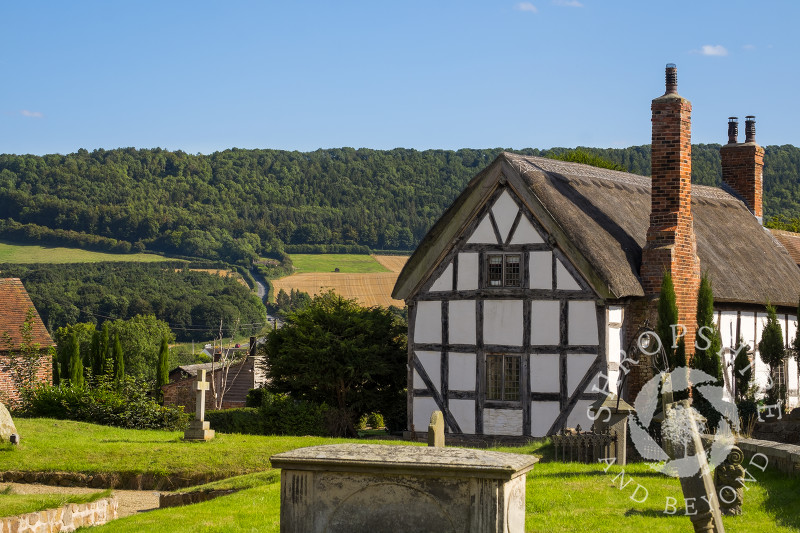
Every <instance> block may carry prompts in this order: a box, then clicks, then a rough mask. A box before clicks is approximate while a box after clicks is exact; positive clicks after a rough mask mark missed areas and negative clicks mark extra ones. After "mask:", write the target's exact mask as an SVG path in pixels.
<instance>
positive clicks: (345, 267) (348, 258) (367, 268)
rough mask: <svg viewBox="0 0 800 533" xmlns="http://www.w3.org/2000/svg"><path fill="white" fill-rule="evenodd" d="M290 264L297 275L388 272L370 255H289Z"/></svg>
mask: <svg viewBox="0 0 800 533" xmlns="http://www.w3.org/2000/svg"><path fill="white" fill-rule="evenodd" d="M290 257H291V258H292V263H293V264H294V267H295V268H296V269H297V270H296V272H297V273H298V274H304V273H308V272H333V271H334V270H335V269H337V268H338V269H339V272H342V273H352V274H369V273H375V272H389V269H388V268H386V267H384V266H383V265H381V264H380V263H378V262H377V261H376V260H375V258H374V257H372V256H371V255H356V254H291V256H290Z"/></svg>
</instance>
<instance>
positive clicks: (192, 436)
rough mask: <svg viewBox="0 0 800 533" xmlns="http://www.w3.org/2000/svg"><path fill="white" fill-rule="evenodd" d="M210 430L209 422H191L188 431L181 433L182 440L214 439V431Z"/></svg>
mask: <svg viewBox="0 0 800 533" xmlns="http://www.w3.org/2000/svg"><path fill="white" fill-rule="evenodd" d="M210 428H211V425H210V423H209V422H203V421H200V420H192V421H191V422H189V429H187V430H186V431H185V432H184V433H183V440H211V439H213V438H214V430H213V429H210Z"/></svg>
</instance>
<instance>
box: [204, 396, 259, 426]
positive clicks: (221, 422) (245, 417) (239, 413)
mask: <svg viewBox="0 0 800 533" xmlns="http://www.w3.org/2000/svg"><path fill="white" fill-rule="evenodd" d="M253 390H258V389H253ZM206 420H207V421H208V422H209V423H210V424H211V428H212V429H214V430H215V431H219V432H220V433H242V434H245V435H264V434H265V432H264V420H263V419H262V417H261V413H260V412H259V410H258V409H257V408H255V407H239V408H236V409H222V410H220V411H206Z"/></svg>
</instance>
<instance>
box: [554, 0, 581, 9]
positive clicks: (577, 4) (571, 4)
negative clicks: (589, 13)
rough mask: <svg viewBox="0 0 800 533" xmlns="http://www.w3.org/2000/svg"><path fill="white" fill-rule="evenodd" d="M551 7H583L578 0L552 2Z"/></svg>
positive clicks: (555, 0)
mask: <svg viewBox="0 0 800 533" xmlns="http://www.w3.org/2000/svg"><path fill="white" fill-rule="evenodd" d="M553 5H555V6H561V7H583V4H581V3H580V2H578V0H553Z"/></svg>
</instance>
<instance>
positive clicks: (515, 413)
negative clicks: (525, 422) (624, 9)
mask: <svg viewBox="0 0 800 533" xmlns="http://www.w3.org/2000/svg"><path fill="white" fill-rule="evenodd" d="M483 432H484V434H486V435H522V410H521V409H484V410H483Z"/></svg>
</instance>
